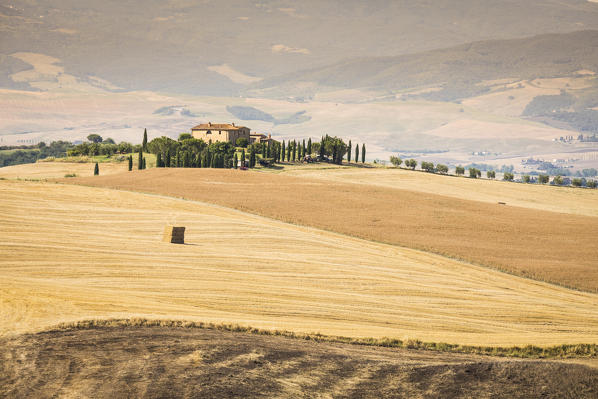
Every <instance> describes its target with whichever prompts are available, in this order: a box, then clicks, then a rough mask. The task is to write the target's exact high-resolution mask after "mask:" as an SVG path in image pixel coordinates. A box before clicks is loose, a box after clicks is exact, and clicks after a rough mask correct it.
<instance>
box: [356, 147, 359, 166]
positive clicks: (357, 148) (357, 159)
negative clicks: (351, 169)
mask: <svg viewBox="0 0 598 399" xmlns="http://www.w3.org/2000/svg"><path fill="white" fill-rule="evenodd" d="M357 162H359V144H355V163H357Z"/></svg>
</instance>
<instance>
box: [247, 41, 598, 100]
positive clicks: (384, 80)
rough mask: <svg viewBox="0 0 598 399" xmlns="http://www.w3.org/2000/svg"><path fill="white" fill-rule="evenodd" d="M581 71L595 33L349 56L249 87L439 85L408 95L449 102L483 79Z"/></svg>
mask: <svg viewBox="0 0 598 399" xmlns="http://www.w3.org/2000/svg"><path fill="white" fill-rule="evenodd" d="M582 70H589V71H593V72H597V71H598V31H580V32H573V33H567V34H544V35H538V36H534V37H531V38H524V39H512V40H490V41H480V42H473V43H468V44H464V45H460V46H456V47H451V48H446V49H440V50H431V51H427V52H423V53H415V54H408V55H400V56H386V57H364V58H357V59H349V60H347V61H343V62H339V63H336V64H332V65H329V66H325V67H316V68H312V69H307V70H303V71H298V72H293V73H290V74H286V75H282V76H279V77H276V78H271V79H265V80H263V81H261V82H259V83H257V84H255V85H254V87H255V88H256V89H264V90H272V89H273V88H275V87H276V88H279V89H281V90H282V89H289V90H292V89H293V88H295V87H298V86H300V84H302V83H303V84H305V83H311V84H314V90H317V89H318V88H324V89H325V88H328V89H329V90H330V88H352V89H368V90H376V91H380V92H382V93H387V94H392V93H397V92H400V91H408V90H413V89H423V88H438V89H439V90H432V91H424V92H422V93H420V94H414V95H412V97H419V98H423V99H429V100H439V101H452V100H458V99H462V98H468V97H473V96H476V95H480V94H483V93H484V92H487V91H489V88H488V87H487V85H486V84H480V83H483V82H484V81H496V80H500V79H510V80H512V81H522V80H532V79H536V78H546V77H554V76H571V75H574V74H575V73H577V72H578V71H582ZM291 94H292V93H291Z"/></svg>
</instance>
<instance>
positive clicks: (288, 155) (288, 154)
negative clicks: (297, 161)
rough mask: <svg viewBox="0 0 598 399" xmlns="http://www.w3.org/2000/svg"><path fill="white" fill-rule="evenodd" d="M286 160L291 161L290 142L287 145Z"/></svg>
mask: <svg viewBox="0 0 598 399" xmlns="http://www.w3.org/2000/svg"><path fill="white" fill-rule="evenodd" d="M286 155H287V162H291V142H290V141H289V144H288V145H287V154H286Z"/></svg>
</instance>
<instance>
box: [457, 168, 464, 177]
mask: <svg viewBox="0 0 598 399" xmlns="http://www.w3.org/2000/svg"><path fill="white" fill-rule="evenodd" d="M455 174H456V175H457V176H463V175H464V174H465V168H464V167H463V166H457V167H456V168H455Z"/></svg>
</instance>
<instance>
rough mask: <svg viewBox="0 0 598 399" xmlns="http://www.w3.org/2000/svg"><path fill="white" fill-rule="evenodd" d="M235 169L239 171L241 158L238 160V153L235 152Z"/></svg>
mask: <svg viewBox="0 0 598 399" xmlns="http://www.w3.org/2000/svg"><path fill="white" fill-rule="evenodd" d="M233 167H234V168H235V169H238V168H239V158H237V153H236V152H235V156H234V158H233Z"/></svg>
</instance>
